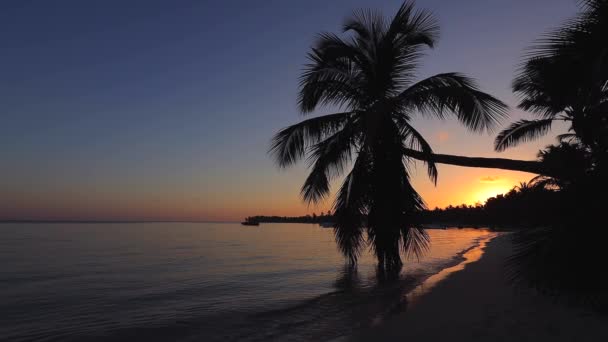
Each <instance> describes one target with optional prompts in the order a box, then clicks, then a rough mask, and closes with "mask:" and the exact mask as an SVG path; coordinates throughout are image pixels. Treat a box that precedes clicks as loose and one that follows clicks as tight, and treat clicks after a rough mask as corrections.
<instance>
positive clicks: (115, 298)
mask: <svg viewBox="0 0 608 342" xmlns="http://www.w3.org/2000/svg"><path fill="white" fill-rule="evenodd" d="M429 233H430V235H431V243H432V247H431V250H430V251H429V253H427V255H426V256H425V257H424V258H422V259H421V260H419V261H416V260H414V261H409V262H407V263H406V265H405V267H404V268H403V271H402V272H401V275H400V280H399V281H386V280H385V279H384V278H383V277H382V276H381V275H379V274H377V272H376V270H375V267H374V260H373V258H372V256H371V255H370V254H369V253H366V254H365V255H364V256H363V257H362V259H361V263H360V265H359V267H358V270H357V271H355V270H353V269H351V268H348V267H345V264H344V260H343V258H342V256H341V255H340V254H339V253H338V251H337V249H336V246H335V243H334V239H333V231H332V229H323V228H320V227H319V226H317V225H305V224H262V225H261V226H259V227H245V226H241V225H239V224H228V223H142V224H0V313H1V314H0V340H10V341H30V340H39V341H70V340H78V341H80V340H100V341H101V340H125V341H129V340H140V341H145V340H167V341H176V340H182V341H189V340H192V341H199V340H205V341H216V340H217V341H226V340H245V341H258V340H260V341H262V340H272V339H274V340H281V341H284V340H296V341H297V340H327V339H332V338H335V337H338V336H342V335H346V334H348V333H350V332H351V331H352V330H353V329H357V328H359V327H365V326H368V325H370V324H372V323H373V322H374V321H377V320H378V318H379V317H382V316H384V315H390V314H391V313H392V312H394V311H396V310H397V311H399V310H403V309H404V308H403V306H404V303H403V298H404V294H405V293H406V292H407V291H408V290H410V289H412V288H413V286H414V285H415V284H416V283H419V282H420V280H421V279H424V278H425V277H428V276H429V275H431V274H434V273H437V272H439V271H440V270H442V269H444V268H446V267H448V266H450V265H453V264H454V263H456V262H458V261H459V256H460V255H461V254H462V253H463V252H464V251H465V250H467V249H469V248H471V247H472V246H475V245H476V244H478V242H479V241H480V240H481V239H484V238H487V237H488V236H490V235H492V234H493V233H491V232H488V231H485V230H478V229H448V230H430V231H429ZM396 303H397V304H398V305H396ZM405 304H407V303H405Z"/></svg>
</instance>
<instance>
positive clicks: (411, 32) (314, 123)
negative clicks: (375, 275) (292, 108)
mask: <svg viewBox="0 0 608 342" xmlns="http://www.w3.org/2000/svg"><path fill="white" fill-rule="evenodd" d="M343 33H345V34H344V35H343V36H338V35H336V34H333V33H323V34H321V35H320V36H319V38H318V40H317V41H316V43H315V44H314V46H313V48H312V51H311V52H310V53H309V56H308V57H309V59H310V64H308V65H306V67H305V70H304V72H303V74H302V76H301V82H300V93H299V96H298V102H299V107H300V110H301V112H302V113H304V114H308V113H311V112H313V111H315V110H316V109H318V108H319V107H322V106H329V107H330V108H332V109H333V108H336V107H339V108H340V110H341V111H340V112H338V113H335V114H330V115H324V116H319V117H314V118H310V119H307V120H304V121H302V122H300V123H298V124H295V125H293V126H290V127H287V128H285V129H283V130H281V131H280V132H279V133H278V134H277V135H276V136H275V137H274V139H273V142H272V147H271V152H272V154H273V155H274V157H275V160H276V162H277V164H278V165H279V166H281V167H286V166H290V165H292V164H294V163H296V162H297V161H299V160H301V159H303V158H304V157H306V156H308V160H309V162H310V165H311V171H310V174H309V176H308V178H307V179H306V181H305V182H304V185H303V187H302V192H301V193H302V197H303V199H304V200H305V201H307V202H317V201H319V200H321V199H323V198H325V197H327V196H328V195H329V194H330V183H331V180H332V179H335V178H337V177H340V176H342V175H343V174H344V173H346V174H347V175H346V178H345V179H344V182H343V185H342V186H341V188H340V189H339V190H338V193H337V195H336V199H335V202H334V206H333V211H334V219H335V227H334V229H335V235H336V242H337V243H338V246H339V247H340V250H341V251H342V253H343V254H344V255H345V256H346V257H347V258H348V259H349V260H350V262H352V263H356V261H357V258H358V256H359V254H360V253H361V251H362V250H363V249H365V248H366V247H367V246H371V247H372V250H373V251H374V253H375V255H376V257H377V259H378V264H379V266H380V267H383V268H387V269H399V268H400V267H401V264H402V262H401V256H400V253H401V251H403V252H404V253H405V254H406V255H412V254H413V255H420V254H421V253H422V252H423V251H425V250H426V248H427V247H428V242H429V239H428V236H427V234H426V232H425V231H424V230H423V229H421V228H420V227H418V226H416V225H415V221H414V219H415V216H416V213H418V212H419V211H420V210H423V209H424V208H425V206H424V201H423V200H422V198H421V197H420V195H418V193H417V192H416V190H415V189H414V188H413V187H412V185H411V184H410V179H409V171H408V167H409V166H410V165H411V160H412V159H411V158H418V159H422V160H423V161H424V162H425V164H426V166H427V170H428V175H429V177H430V178H431V179H432V180H433V181H436V180H437V177H438V174H437V168H436V166H435V162H450V161H454V160H455V159H456V164H457V165H463V163H464V164H470V165H471V166H482V164H481V163H480V161H479V160H469V159H467V158H447V159H446V158H444V159H440V158H438V157H435V156H434V155H433V150H432V148H431V146H430V144H429V143H428V142H427V141H426V140H425V139H424V137H423V136H422V135H421V134H420V133H419V132H418V131H417V130H416V129H415V128H414V127H413V126H412V124H411V121H412V118H413V117H415V116H420V115H424V116H427V117H428V116H431V117H435V118H439V119H445V118H446V117H448V116H452V117H454V118H456V119H457V120H459V121H460V122H461V123H462V124H463V125H465V126H466V127H467V128H469V129H470V130H471V131H477V132H483V131H486V130H488V129H491V128H492V127H495V125H496V124H497V122H498V121H499V119H501V118H503V117H504V116H505V115H506V111H505V109H506V105H505V104H503V103H502V102H501V101H499V100H497V99H496V98H494V97H492V96H491V95H488V94H486V93H484V92H482V91H480V90H479V88H478V87H477V85H476V83H475V82H474V80H472V79H471V78H469V77H467V76H464V75H462V74H459V73H443V74H438V75H435V76H431V77H429V78H427V79H424V80H420V81H416V69H417V67H418V65H419V63H420V59H421V57H422V56H423V52H424V50H425V49H426V48H433V47H434V46H435V43H436V40H437V37H438V34H439V27H438V25H437V21H436V20H435V18H434V17H433V16H432V15H431V13H429V12H427V11H424V10H416V9H415V8H414V5H413V2H410V1H408V2H405V3H404V4H403V5H402V6H401V7H400V8H399V10H398V11H397V13H396V14H395V15H394V16H393V17H392V18H390V19H388V20H387V19H385V18H384V17H383V16H382V15H380V14H378V13H377V12H376V11H372V10H370V11H358V12H355V13H354V14H353V15H352V16H351V17H349V18H347V19H346V21H345V22H344V24H343ZM444 157H445V156H444ZM493 162H494V164H496V165H501V164H500V161H496V160H493ZM484 165H485V164H484ZM486 166H487V165H486ZM351 167H352V168H351ZM349 168H350V170H348V169H349ZM365 233H367V234H365Z"/></svg>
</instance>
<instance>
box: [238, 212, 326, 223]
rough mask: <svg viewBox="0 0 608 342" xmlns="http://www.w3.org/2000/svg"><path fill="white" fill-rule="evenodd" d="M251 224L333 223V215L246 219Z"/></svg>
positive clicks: (252, 217) (251, 217)
mask: <svg viewBox="0 0 608 342" xmlns="http://www.w3.org/2000/svg"><path fill="white" fill-rule="evenodd" d="M245 220H246V221H250V222H260V223H321V222H332V220H333V216H332V215H331V213H327V214H326V213H321V214H320V215H317V214H312V215H306V216H262V215H260V216H250V217H247V218H246V219H245Z"/></svg>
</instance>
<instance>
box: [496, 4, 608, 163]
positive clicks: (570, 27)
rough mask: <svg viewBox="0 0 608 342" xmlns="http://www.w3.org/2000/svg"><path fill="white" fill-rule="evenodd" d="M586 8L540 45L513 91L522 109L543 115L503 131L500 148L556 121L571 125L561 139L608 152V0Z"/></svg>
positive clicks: (540, 132)
mask: <svg viewBox="0 0 608 342" xmlns="http://www.w3.org/2000/svg"><path fill="white" fill-rule="evenodd" d="M582 6H583V7H582V12H581V13H580V14H579V15H578V16H577V17H576V18H575V19H573V20H571V21H569V22H568V23H566V25H565V26H564V27H562V28H560V29H557V30H555V31H553V32H551V33H549V34H548V35H547V36H546V37H545V38H543V39H541V40H539V41H538V42H537V44H536V46H534V47H533V48H532V49H531V50H530V52H529V54H528V56H527V59H526V61H525V62H524V63H523V65H522V68H521V70H520V73H519V75H518V76H517V77H516V78H515V80H514V82H513V90H514V91H515V92H516V93H518V94H519V95H520V96H521V98H522V99H521V102H520V104H519V107H520V108H522V109H524V110H527V111H530V112H532V113H533V114H535V115H536V116H537V119H534V120H520V121H517V122H515V123H513V124H512V125H511V126H509V127H508V128H506V129H505V130H504V131H502V132H500V133H499V135H498V136H497V138H496V141H495V148H496V150H498V151H502V150H505V149H506V148H509V147H512V146H515V145H517V144H519V143H521V142H525V141H529V140H533V139H536V138H538V137H540V136H542V135H545V134H546V133H548V132H549V131H550V129H551V127H552V124H553V123H554V122H555V121H566V122H568V123H569V124H570V127H569V130H570V133H568V134H564V135H560V136H558V138H559V139H560V140H564V139H566V140H571V141H574V142H580V143H582V144H584V145H585V146H586V147H587V148H589V149H591V150H592V151H593V152H594V155H595V156H596V157H600V156H605V155H606V154H607V153H608V40H606V32H608V1H606V0H587V1H583V2H582Z"/></svg>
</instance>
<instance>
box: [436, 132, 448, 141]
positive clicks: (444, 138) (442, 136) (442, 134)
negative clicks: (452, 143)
mask: <svg viewBox="0 0 608 342" xmlns="http://www.w3.org/2000/svg"><path fill="white" fill-rule="evenodd" d="M449 138H450V134H449V133H448V132H446V131H439V133H437V139H439V142H445V141H448V139H449Z"/></svg>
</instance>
